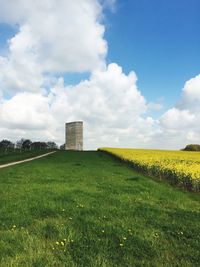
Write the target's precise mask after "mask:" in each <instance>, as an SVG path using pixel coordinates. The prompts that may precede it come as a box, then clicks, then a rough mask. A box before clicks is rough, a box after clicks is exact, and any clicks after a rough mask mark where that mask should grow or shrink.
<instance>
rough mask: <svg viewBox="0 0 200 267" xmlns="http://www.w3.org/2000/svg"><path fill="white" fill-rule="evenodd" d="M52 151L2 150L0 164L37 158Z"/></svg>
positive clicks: (0, 150)
mask: <svg viewBox="0 0 200 267" xmlns="http://www.w3.org/2000/svg"><path fill="white" fill-rule="evenodd" d="M50 151H51V150H44V149H40V150H39V149H38V150H37V149H35V150H23V149H15V150H13V149H6V150H5V149H0V164H1V165H2V164H6V163H9V162H14V161H20V160H23V159H27V158H32V157H36V156H39V155H42V154H45V153H48V152H50Z"/></svg>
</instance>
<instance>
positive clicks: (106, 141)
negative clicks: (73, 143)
mask: <svg viewBox="0 0 200 267" xmlns="http://www.w3.org/2000/svg"><path fill="white" fill-rule="evenodd" d="M136 81H137V78H136V75H135V73H134V72H131V73H129V74H128V75H125V74H124V73H123V71H122V69H121V67H119V66H118V65H117V64H110V65H109V66H108V67H107V68H106V69H105V70H98V71H94V72H93V73H92V74H91V77H90V79H89V80H86V81H83V82H81V83H79V84H77V85H75V86H68V87H65V86H64V83H63V78H60V79H58V82H57V84H55V86H54V87H53V88H52V89H51V91H50V93H49V94H47V95H40V94H33V93H18V94H16V95H15V96H14V97H12V98H11V99H10V100H4V103H3V104H2V105H1V108H0V120H1V121H2V125H3V126H4V128H7V129H8V132H9V131H10V129H15V131H19V130H26V131H27V132H29V134H30V133H32V134H33V132H34V133H35V134H33V136H34V138H35V137H36V136H38V137H41V136H42V134H43V139H44V137H45V138H46V139H47V138H49V137H51V139H52V140H55V141H57V142H59V143H62V142H64V123H65V122H66V121H73V120H83V121H84V129H85V131H84V135H85V148H87V149H89V148H97V147H99V146H104V145H113V146H139V145H140V146H145V145H146V144H147V142H148V141H149V139H150V138H151V134H152V126H153V124H154V121H153V119H152V118H150V117H146V118H145V112H146V110H147V103H146V101H145V99H144V97H143V96H142V95H141V93H140V92H139V90H138V89H137V86H136ZM15 131H14V133H13V137H14V135H15Z"/></svg>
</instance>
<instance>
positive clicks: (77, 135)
mask: <svg viewBox="0 0 200 267" xmlns="http://www.w3.org/2000/svg"><path fill="white" fill-rule="evenodd" d="M65 149H66V150H83V122H82V121H74V122H68V123H66V124H65Z"/></svg>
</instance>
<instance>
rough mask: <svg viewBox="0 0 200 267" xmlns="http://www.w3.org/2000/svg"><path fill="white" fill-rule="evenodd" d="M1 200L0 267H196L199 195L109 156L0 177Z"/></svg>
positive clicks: (80, 155) (68, 157)
mask: <svg viewBox="0 0 200 267" xmlns="http://www.w3.org/2000/svg"><path fill="white" fill-rule="evenodd" d="M0 198H1V201H0V266H6V267H7V266H8V267H11V266H14V267H24V266H26V267H29V266H37V267H40V266H41V267H43V266H47V267H52V266H55V267H62V266H69V267H79V266H84V267H99V266H103V267H115V266H116V267H117V266H120V267H124V266H127V267H128V266H131V267H132V266H144V267H146V266H152V267H155V266H166V267H168V266H181V267H184V266H185V267H186V266H187V267H188V266H191V267H193V266H199V263H200V223H199V219H200V205H199V204H200V197H199V195H197V194H194V193H190V192H187V191H184V190H181V189H177V188H175V187H172V186H170V185H169V184H167V183H164V182H160V181H156V180H153V179H150V178H148V177H146V176H144V175H142V174H139V173H137V172H135V171H134V170H133V169H132V168H131V167H129V166H128V165H126V164H123V163H122V162H119V161H117V160H115V159H113V158H112V157H110V156H109V155H106V154H104V153H101V152H95V151H91V152H89V151H88V152H66V151H58V152H56V153H55V154H52V155H50V156H48V157H45V158H42V159H39V160H35V161H32V162H29V163H26V164H20V165H17V166H13V167H11V168H7V169H2V170H0Z"/></svg>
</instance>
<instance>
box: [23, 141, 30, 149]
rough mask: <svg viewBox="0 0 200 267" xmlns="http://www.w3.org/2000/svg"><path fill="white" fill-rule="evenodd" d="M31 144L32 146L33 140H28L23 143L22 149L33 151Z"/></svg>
mask: <svg viewBox="0 0 200 267" xmlns="http://www.w3.org/2000/svg"><path fill="white" fill-rule="evenodd" d="M31 144H32V142H31V140H29V139H26V140H24V141H23V143H22V148H23V149H26V150H28V149H31Z"/></svg>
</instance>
